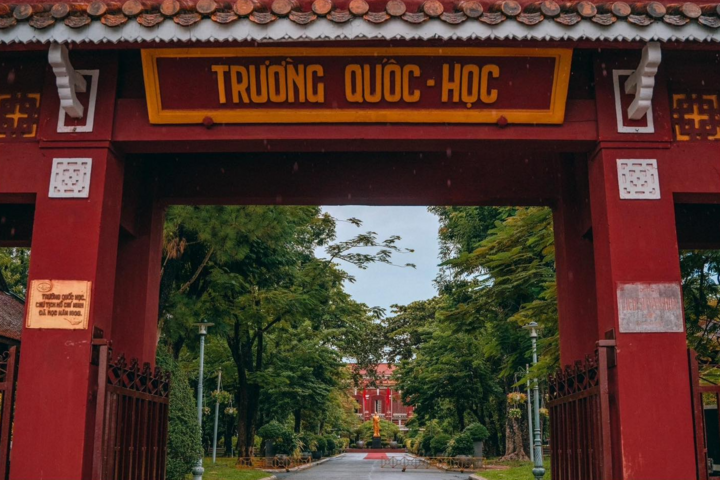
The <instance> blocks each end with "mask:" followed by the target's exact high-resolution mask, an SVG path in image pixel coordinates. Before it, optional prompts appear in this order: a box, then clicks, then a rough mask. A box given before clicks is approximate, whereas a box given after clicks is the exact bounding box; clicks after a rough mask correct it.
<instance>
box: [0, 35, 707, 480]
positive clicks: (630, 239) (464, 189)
mask: <svg viewBox="0 0 720 480" xmlns="http://www.w3.org/2000/svg"><path fill="white" fill-rule="evenodd" d="M555 46H556V45H555ZM618 47H619V48H620V47H621V46H619V45H618ZM625 47H628V48H635V49H636V50H637V49H638V45H635V44H626V45H623V46H622V48H625ZM3 48H7V47H3ZM13 48H14V49H17V47H13ZM28 48H29V49H37V48H40V47H38V46H29V47H28ZM42 48H46V47H42ZM88 48H91V47H87V46H84V47H79V48H78V51H77V52H75V51H74V52H73V53H72V58H73V59H74V60H73V61H75V59H77V66H78V68H83V67H84V68H98V66H99V67H100V68H102V70H103V73H101V76H100V78H101V83H102V86H103V88H101V90H100V95H99V98H98V106H99V107H98V108H99V110H98V112H99V114H98V117H96V129H95V131H94V132H93V133H92V134H69V135H60V134H57V133H56V132H55V127H56V124H55V123H56V121H57V107H58V100H57V98H56V93H55V87H54V85H55V84H54V77H53V76H52V73H51V72H48V71H46V77H45V82H44V93H43V101H42V119H41V127H40V139H39V141H30V142H27V141H26V142H15V143H8V142H0V208H2V204H3V203H17V202H23V203H33V202H34V203H35V209H36V213H35V224H34V233H33V238H32V248H33V253H32V263H31V271H30V277H31V279H35V278H36V279H40V278H68V279H78V280H91V281H93V282H94V291H93V303H92V310H91V317H90V325H91V327H92V326H94V325H97V326H99V327H101V328H103V329H104V330H105V336H106V338H109V339H112V340H113V342H114V344H115V346H116V349H117V351H118V352H121V351H124V352H126V353H129V354H131V355H133V356H138V357H139V358H140V359H141V360H145V361H151V360H152V358H153V354H154V345H155V340H156V325H157V300H158V299H157V296H158V294H157V292H158V285H159V283H158V281H159V265H160V256H161V251H160V245H161V238H160V235H161V225H162V206H163V205H165V204H169V203H187V204H207V203H228V204H318V203H325V204H371V205H427V204H438V205H491V204H496V205H497V204H501V205H548V206H552V207H553V208H554V214H555V217H554V218H555V239H556V255H557V268H558V273H557V280H558V301H559V314H560V344H561V357H562V360H563V362H564V363H569V362H572V361H573V360H575V359H579V358H581V357H583V356H584V355H586V354H589V353H591V352H592V350H593V348H594V342H595V341H596V340H597V339H599V338H602V337H603V336H604V334H605V332H606V331H607V330H610V329H615V330H616V331H617V325H618V321H617V308H616V300H615V288H616V285H617V282H628V281H629V282H669V281H679V279H680V273H679V265H678V252H677V236H676V232H675V221H674V201H682V202H695V203H697V202H712V203H718V202H719V201H720V176H719V175H718V171H720V157H719V156H718V149H717V144H714V143H710V142H708V143H687V144H673V143H672V137H671V132H670V129H669V120H668V118H669V111H668V110H667V108H668V102H667V85H668V84H669V83H672V82H675V84H678V85H683V87H684V88H699V84H697V82H696V83H692V82H682V81H681V80H679V77H678V76H682V71H679V70H678V67H676V66H675V65H674V64H673V63H672V62H668V63H667V64H665V65H664V67H661V71H660V74H659V77H658V79H657V83H656V85H657V89H656V93H655V98H654V106H653V108H654V109H655V117H654V119H655V125H656V133H655V134H648V135H620V134H618V133H617V131H616V124H615V111H614V102H613V101H612V100H613V98H612V94H611V91H612V88H611V87H612V76H611V73H610V75H608V72H611V70H612V68H634V67H635V66H636V62H637V61H638V60H639V51H634V52H630V54H629V55H626V54H625V52H622V53H621V54H614V53H612V52H610V53H608V52H607V50H603V51H601V52H598V53H597V54H593V55H594V57H593V58H594V60H597V61H596V62H595V63H594V65H595V70H594V78H593V75H592V74H590V73H588V72H583V71H580V70H577V69H576V70H575V72H574V74H573V75H574V76H573V78H574V79H578V78H580V79H583V80H582V82H583V83H582V84H580V85H573V84H572V83H571V96H570V100H569V102H568V107H567V114H566V122H565V124H564V125H562V126H553V127H548V126H546V127H541V126H513V125H510V126H508V127H507V128H505V129H499V128H497V127H496V126H490V125H483V126H468V125H464V126H457V125H455V126H448V125H423V126H409V125H397V126H392V127H388V126H387V125H362V126H357V125H332V126H317V125H312V126H311V125H289V126H264V125H247V126H224V125H215V126H213V127H212V128H211V129H206V128H205V127H203V126H176V127H169V126H150V125H149V124H148V121H147V110H146V108H145V104H144V101H143V100H142V99H141V97H142V91H138V90H137V89H136V88H135V87H134V86H133V84H132V82H133V80H132V78H130V77H133V76H135V77H137V76H138V75H139V73H140V72H139V70H137V69H134V70H133V68H128V69H127V70H128V72H129V74H127V75H124V76H123V68H124V67H123V66H122V65H121V66H120V67H118V64H117V62H116V60H117V56H115V54H114V53H113V54H110V53H109V52H103V53H102V54H100V55H98V54H95V53H92V52H88V51H87V49H88ZM92 48H95V47H92ZM99 48H104V47H99ZM668 48H672V45H669V46H668ZM703 48H705V47H703ZM80 51H83V53H82V54H80ZM693 58H694V57H693ZM700 60H702V59H699V60H698V61H697V62H696V63H698V62H700ZM33 61H34V60H33ZM130 63H132V62H130ZM590 63H592V62H590ZM698 64H699V63H698ZM707 64H708V63H707V62H705V63H702V68H706V65H707ZM683 68H685V65H684V64H683ZM114 69H117V71H118V72H119V73H118V74H119V75H120V79H119V80H117V79H116V78H115V75H114V72H115V71H116V70H114ZM588 70H589V71H592V68H588ZM695 70H697V67H696V69H695ZM695 70H693V71H695ZM126 73H127V72H126ZM583 75H584V76H583ZM665 76H670V77H672V78H671V79H670V80H668V79H666V78H665ZM573 81H578V80H573ZM591 81H593V82H594V86H595V87H594V90H593V85H591V84H590V82H591ZM134 85H135V86H136V85H137V84H134ZM700 86H701V85H700ZM583 90H586V91H588V92H591V93H588V94H587V95H586V96H582V95H580V94H578V93H577V92H582V91H583ZM572 92H576V93H575V94H572ZM593 94H594V96H595V98H594V99H593V98H592V95H593ZM54 95H55V97H54ZM573 95H574V96H573ZM598 140H602V141H604V143H603V144H602V145H601V148H600V149H599V151H598V152H596V154H595V155H593V154H592V153H591V152H592V151H593V149H595V148H596V143H597V141H598ZM610 141H612V142H616V143H613V144H611V143H609V142H610ZM109 149H113V152H119V153H117V155H118V156H120V157H122V154H123V153H124V154H125V155H124V157H123V159H121V160H118V159H115V157H114V156H113V155H114V154H113V153H110V150H109ZM278 151H284V152H289V153H287V154H280V153H276V152H278ZM208 152H225V153H224V154H223V155H211V154H208ZM238 152H245V153H243V154H241V153H238ZM258 152H261V153H258ZM299 152H306V153H305V154H300V153H299ZM328 152H344V153H342V154H339V153H328ZM388 152H390V153H388ZM151 153H161V154H164V155H157V156H155V155H149V154H151ZM169 153H183V154H184V155H172V156H171V155H167V154H169ZM568 153H573V154H578V155H570V156H568V155H567V154H568ZM53 157H71V158H72V157H92V158H93V159H94V164H93V180H92V185H91V197H90V198H89V199H75V200H54V199H48V198H47V192H48V180H49V174H50V163H51V159H52V158H53ZM589 157H592V158H593V159H592V160H588V158H589ZM618 158H656V159H657V160H658V163H659V167H660V179H661V182H662V185H661V190H662V199H661V200H653V201H642V200H640V201H637V200H635V201H621V200H619V198H618V186H617V171H616V166H615V161H616V159H618ZM137 165H141V166H142V167H143V168H146V169H143V168H141V169H139V170H135V169H134V168H135V166H137ZM296 165H297V168H296ZM131 166H132V168H131ZM123 175H125V176H126V178H125V181H124V182H123ZM155 178H157V190H155V187H154V185H155V184H154V183H153V182H149V183H147V182H146V180H147V179H151V180H153V181H154V179H155ZM141 179H142V180H141ZM123 186H124V190H125V191H124V192H122V191H121V190H122V188H123ZM138 193H141V194H138ZM121 203H122V205H121ZM91 331H92V330H88V331H84V332H83V331H72V332H71V331H39V330H33V331H29V330H28V331H26V332H24V336H23V347H22V354H21V362H20V365H21V366H20V375H19V388H18V402H17V410H16V413H17V416H16V422H15V439H14V444H13V453H12V468H11V480H36V479H51V480H56V479H57V480H67V479H73V480H74V479H82V480H87V479H88V478H89V466H90V455H89V452H90V449H91V447H92V445H93V442H94V439H93V437H92V427H93V426H94V418H93V417H94V410H93V407H94V398H93V387H92V386H93V385H94V382H95V378H94V375H95V370H94V368H93V367H91V366H90V351H91V349H90V335H91ZM617 344H618V348H617V355H618V366H617V368H615V369H613V370H612V374H611V375H612V378H611V382H613V385H614V387H615V388H616V389H617V395H616V398H615V402H614V403H613V404H612V405H611V407H612V415H613V427H614V435H615V438H614V444H615V448H616V451H614V457H615V465H616V471H615V472H614V474H613V476H612V478H613V479H615V480H651V479H652V480H680V479H683V480H684V479H691V478H695V477H694V475H695V460H694V448H693V437H692V424H691V418H690V393H689V378H688V372H687V362H686V357H685V348H686V346H685V339H684V334H679V333H675V334H673V333H655V334H619V333H618V338H617ZM381 399H382V400H384V401H386V400H387V398H386V397H385V396H382V395H381ZM366 452H367V451H366ZM381 453H382V452H381Z"/></svg>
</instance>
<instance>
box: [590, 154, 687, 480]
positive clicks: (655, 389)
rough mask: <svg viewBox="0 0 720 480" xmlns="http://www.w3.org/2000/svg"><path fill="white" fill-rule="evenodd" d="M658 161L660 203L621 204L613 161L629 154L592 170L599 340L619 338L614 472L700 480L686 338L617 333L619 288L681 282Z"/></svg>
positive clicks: (599, 159) (665, 160)
mask: <svg viewBox="0 0 720 480" xmlns="http://www.w3.org/2000/svg"><path fill="white" fill-rule="evenodd" d="M643 153H644V155H643V157H640V158H657V159H658V165H659V177H660V180H661V191H662V198H661V199H660V200H632V201H628V200H625V201H623V200H620V199H619V191H618V180H617V166H616V160H617V159H618V158H638V157H637V152H635V151H632V150H630V151H628V150H611V149H608V150H602V151H600V152H599V153H598V155H597V156H596V157H595V158H594V159H593V160H592V162H591V165H590V201H591V207H592V217H593V243H594V247H595V248H594V251H595V273H596V289H597V305H598V329H599V331H598V336H602V335H604V332H606V331H607V330H610V329H615V331H616V332H617V368H616V369H615V372H614V382H615V387H616V389H617V396H616V404H615V405H613V406H612V407H613V408H612V414H613V416H614V418H613V421H614V427H615V429H614V442H613V443H614V447H615V449H616V451H615V452H614V454H615V458H616V460H615V467H616V468H615V472H614V476H613V478H617V479H623V480H645V479H653V480H677V479H691V478H695V457H694V455H695V452H694V443H693V425H692V417H691V404H690V379H689V371H688V365H687V360H686V359H687V353H686V352H687V346H686V341H685V333H684V332H683V333H620V332H619V330H618V317H617V301H616V287H617V284H618V282H678V283H679V282H680V265H679V261H678V249H677V235H676V232H675V220H674V209H673V197H672V195H671V193H670V192H671V191H672V190H671V182H672V180H671V178H670V175H668V174H667V173H666V172H667V165H668V164H669V163H670V162H671V161H672V160H671V157H670V156H669V155H667V154H666V152H665V151H660V150H655V151H648V152H643Z"/></svg>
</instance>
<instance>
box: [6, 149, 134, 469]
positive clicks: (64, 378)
mask: <svg viewBox="0 0 720 480" xmlns="http://www.w3.org/2000/svg"><path fill="white" fill-rule="evenodd" d="M43 153H44V157H43V158H41V159H38V160H37V161H38V162H41V163H42V169H43V172H45V173H44V175H45V178H44V180H43V186H42V188H41V190H40V191H39V192H38V195H37V203H36V210H35V222H34V225H35V227H34V231H33V238H32V255H31V263H30V274H29V277H30V281H32V280H39V279H50V280H77V281H90V282H92V290H91V300H90V305H89V322H88V328H87V329H80V330H56V329H30V328H24V330H23V337H22V353H21V357H20V372H19V377H18V379H19V383H18V396H17V403H16V415H15V424H14V437H13V449H12V453H11V477H10V478H11V479H12V480H39V479H44V480H69V479H74V480H80V479H89V478H90V469H91V466H92V463H91V461H92V455H91V452H92V446H93V440H92V439H93V435H92V432H93V427H94V405H95V402H94V389H95V385H96V382H97V378H96V375H97V369H96V368H94V367H91V365H90V361H91V349H92V348H91V340H92V338H91V337H92V332H93V327H95V326H97V327H99V328H102V329H103V330H104V331H105V333H106V337H107V336H109V334H110V327H111V324H110V323H111V322H110V319H111V318H112V308H113V293H114V286H115V262H116V258H117V241H118V230H119V223H120V204H121V198H122V178H123V167H122V163H121V162H120V161H119V160H118V159H117V158H115V156H114V155H113V154H112V153H111V152H110V151H109V150H107V149H77V150H72V149H71V150H62V151H56V150H45V151H44V152H43ZM69 154H70V155H69ZM69 156H72V157H78V158H91V159H92V162H93V163H92V174H91V182H90V190H89V197H88V198H49V195H48V190H49V188H48V187H49V185H48V184H49V180H50V173H51V163H52V157H69ZM30 160H32V159H28V161H30ZM29 308H31V306H30V305H29V306H28V309H29Z"/></svg>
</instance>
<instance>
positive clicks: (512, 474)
mask: <svg viewBox="0 0 720 480" xmlns="http://www.w3.org/2000/svg"><path fill="white" fill-rule="evenodd" d="M497 465H506V466H509V467H510V468H509V469H507V470H483V471H481V472H478V475H480V476H481V477H483V478H485V479H487V480H533V479H534V478H535V477H533V474H532V469H533V464H532V463H530V462H507V463H498V464H497ZM543 479H544V480H550V462H549V461H547V460H546V461H545V476H544V477H543Z"/></svg>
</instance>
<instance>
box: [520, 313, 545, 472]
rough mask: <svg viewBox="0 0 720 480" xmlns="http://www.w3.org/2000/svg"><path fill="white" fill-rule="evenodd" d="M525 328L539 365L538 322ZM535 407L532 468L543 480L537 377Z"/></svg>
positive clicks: (534, 382)
mask: <svg viewBox="0 0 720 480" xmlns="http://www.w3.org/2000/svg"><path fill="white" fill-rule="evenodd" d="M525 328H528V329H530V340H532V352H533V366H534V365H537V361H538V360H537V338H538V334H537V329H538V324H537V323H536V322H530V323H529V324H527V325H526V327H525ZM533 409H534V410H535V411H534V412H533V413H534V417H535V418H534V422H533V423H534V425H533V426H534V427H535V428H534V432H533V433H534V435H533V443H534V446H535V449H534V450H535V451H534V455H533V457H534V458H533V461H534V468H533V470H532V473H533V476H534V477H535V480H542V478H543V476H545V467H544V466H543V454H542V437H541V434H540V388H539V387H538V380H537V377H536V378H534V379H533Z"/></svg>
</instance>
